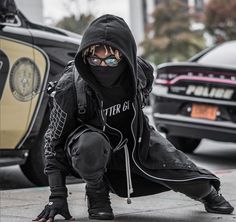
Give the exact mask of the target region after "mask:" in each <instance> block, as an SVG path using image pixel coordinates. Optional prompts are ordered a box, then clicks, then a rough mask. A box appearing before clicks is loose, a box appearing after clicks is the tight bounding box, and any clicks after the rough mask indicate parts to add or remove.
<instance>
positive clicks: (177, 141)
mask: <svg viewBox="0 0 236 222" xmlns="http://www.w3.org/2000/svg"><path fill="white" fill-rule="evenodd" d="M166 138H167V139H168V140H169V141H170V142H171V143H172V144H173V145H174V146H175V148H176V149H178V150H181V151H183V152H184V153H193V151H194V150H195V149H196V148H197V147H198V145H199V143H200V142H201V139H193V138H186V137H180V136H168V135H167V136H166Z"/></svg>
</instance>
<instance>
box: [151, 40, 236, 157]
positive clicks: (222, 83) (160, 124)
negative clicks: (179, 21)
mask: <svg viewBox="0 0 236 222" xmlns="http://www.w3.org/2000/svg"><path fill="white" fill-rule="evenodd" d="M151 105H152V108H153V113H152V115H153V118H154V122H155V125H156V127H157V128H158V129H159V130H160V131H162V132H164V133H166V136H167V138H168V139H169V140H170V141H171V142H172V143H173V144H174V145H175V146H176V147H177V148H178V149H180V150H182V151H184V152H188V153H191V152H193V151H194V150H195V149H196V148H197V146H198V145H199V143H200V141H201V139H203V138H208V139H213V140H218V141H226V142H236V41H229V42H225V43H222V44H220V45H216V46H214V47H211V48H208V49H206V50H204V51H202V52H201V53H199V54H197V55H196V56H194V57H193V58H191V59H190V60H189V61H188V62H179V63H165V64H161V65H159V66H158V67H157V75H156V78H155V82H154V85H153V91H152V95H151Z"/></svg>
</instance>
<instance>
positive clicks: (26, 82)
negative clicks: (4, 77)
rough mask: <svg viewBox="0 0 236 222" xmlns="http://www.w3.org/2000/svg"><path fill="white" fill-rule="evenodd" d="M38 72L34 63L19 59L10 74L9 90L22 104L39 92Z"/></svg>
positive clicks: (39, 79) (26, 59)
mask: <svg viewBox="0 0 236 222" xmlns="http://www.w3.org/2000/svg"><path fill="white" fill-rule="evenodd" d="M40 83H41V78H40V71H39V69H38V67H37V66H36V64H35V63H34V61H32V60H31V59H29V58H20V59H18V60H17V61H16V62H15V63H14V64H13V66H12V69H11V72H10V88H11V91H12V94H13V96H14V97H15V98H16V99H17V100H20V101H22V102H25V101H29V100H31V99H32V98H34V96H35V95H36V94H37V93H38V92H39V89H40Z"/></svg>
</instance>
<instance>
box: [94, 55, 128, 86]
mask: <svg viewBox="0 0 236 222" xmlns="http://www.w3.org/2000/svg"><path fill="white" fill-rule="evenodd" d="M126 67H127V63H126V61H125V60H124V59H122V60H121V61H120V62H119V64H118V66H115V67H110V66H90V70H91V71H92V73H93V75H94V76H95V78H96V80H97V81H98V82H99V83H100V84H101V85H102V86H105V87H111V86H113V85H114V84H116V82H117V81H118V79H119V77H120V76H121V75H122V73H123V72H124V70H125V69H126Z"/></svg>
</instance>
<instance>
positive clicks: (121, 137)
mask: <svg viewBox="0 0 236 222" xmlns="http://www.w3.org/2000/svg"><path fill="white" fill-rule="evenodd" d="M101 117H102V122H103V129H102V131H103V132H105V130H106V126H107V127H108V128H110V129H112V130H114V131H116V132H118V133H119V135H120V141H119V143H118V145H117V146H116V147H115V148H114V149H113V150H118V149H119V148H120V146H121V145H123V142H122V140H123V134H122V133H121V132H120V130H118V129H116V128H113V127H111V126H110V125H108V124H107V122H106V121H105V118H104V114H103V100H101Z"/></svg>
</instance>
